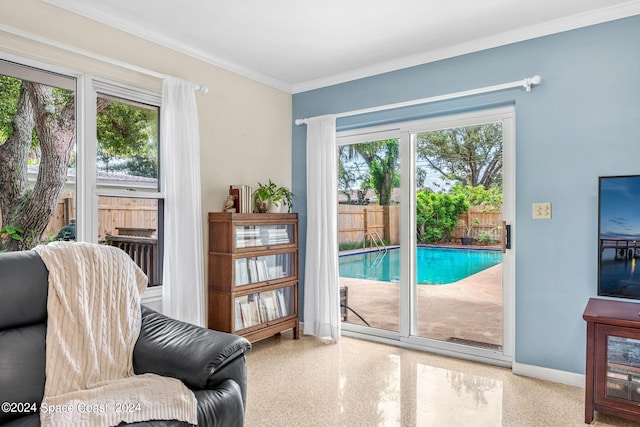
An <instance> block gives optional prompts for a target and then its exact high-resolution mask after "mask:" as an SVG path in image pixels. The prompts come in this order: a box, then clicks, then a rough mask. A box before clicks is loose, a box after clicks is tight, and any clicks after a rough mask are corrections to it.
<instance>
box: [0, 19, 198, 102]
mask: <svg viewBox="0 0 640 427" xmlns="http://www.w3.org/2000/svg"><path fill="white" fill-rule="evenodd" d="M0 31H4V32H5V33H9V34H13V35H16V36H19V37H22V38H25V39H28V40H31V41H35V42H38V43H42V44H45V45H48V46H51V47H55V48H58V49H62V50H66V51H67V52H71V53H75V54H78V55H82V56H85V57H87V58H91V59H96V60H98V61H100V62H104V63H107V64H111V65H116V66H118V67H120V68H124V69H127V70H131V71H135V72H137V73H140V74H144V75H147V76H151V77H155V78H158V79H164V78H165V77H166V76H167V75H166V74H162V73H159V72H157V71H153V70H149V69H147V68H144V67H139V66H137V65H133V64H129V63H128V62H124V61H120V60H118V59H115V58H111V57H108V56H105V55H101V54H99V53H94V52H91V51H88V50H84V49H81V48H78V47H75V46H71V45H68V44H66V43H62V42H58V41H55V40H51V39H49V38H46V37H42V36H39V35H36V34H33V33H30V32H27V31H23V30H20V29H18V28H14V27H11V26H9V25H5V24H1V23H0ZM194 85H195V86H196V90H197V91H198V92H201V93H203V94H205V93H207V92H209V88H208V87H206V86H201V85H199V84H196V83H194Z"/></svg>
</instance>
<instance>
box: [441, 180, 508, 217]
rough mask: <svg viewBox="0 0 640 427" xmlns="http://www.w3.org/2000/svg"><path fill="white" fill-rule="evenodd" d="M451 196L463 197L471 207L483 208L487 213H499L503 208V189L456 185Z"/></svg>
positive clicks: (451, 191)
mask: <svg viewBox="0 0 640 427" xmlns="http://www.w3.org/2000/svg"><path fill="white" fill-rule="evenodd" d="M449 193H450V194H452V195H454V196H456V195H462V196H464V197H465V199H467V201H468V202H469V204H470V205H471V206H483V207H484V210H485V211H498V210H500V208H501V207H502V188H500V187H491V188H489V189H486V188H484V187H483V186H482V185H477V186H475V187H472V186H470V185H462V184H459V183H458V184H456V185H454V186H453V188H451V190H450V191H449Z"/></svg>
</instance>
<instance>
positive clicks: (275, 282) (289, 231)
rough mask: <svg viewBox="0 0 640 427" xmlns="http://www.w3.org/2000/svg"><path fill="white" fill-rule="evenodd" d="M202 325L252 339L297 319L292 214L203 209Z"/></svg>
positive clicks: (296, 325)
mask: <svg viewBox="0 0 640 427" xmlns="http://www.w3.org/2000/svg"><path fill="white" fill-rule="evenodd" d="M208 256H209V270H208V279H207V301H208V302H207V303H208V320H207V324H208V327H209V328H211V329H216V330H219V331H225V332H231V333H235V334H238V335H242V336H244V337H246V338H247V339H248V340H249V341H257V340H259V339H262V338H266V337H269V336H272V335H275V334H277V333H279V332H282V331H285V330H287V329H293V337H294V338H295V339H298V338H299V337H300V332H299V321H298V215H297V214H295V213H287V214H270V213H264V214H263V213H259V214H238V213H227V212H212V213H209V254H208Z"/></svg>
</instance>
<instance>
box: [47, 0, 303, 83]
mask: <svg viewBox="0 0 640 427" xmlns="http://www.w3.org/2000/svg"><path fill="white" fill-rule="evenodd" d="M41 1H43V2H45V3H48V4H50V5H52V6H56V7H59V8H62V9H65V10H67V11H69V12H72V13H75V14H76V15H80V16H83V17H85V18H88V19H91V20H92V21H96V22H98V23H101V24H104V25H106V26H108V27H112V28H115V29H117V30H120V31H123V32H125V33H128V34H131V35H133V36H136V37H139V38H141V39H143V40H147V41H149V42H152V43H155V44H157V45H160V46H163V47H166V48H168V49H171V50H174V51H176V52H179V53H182V54H184V55H187V56H191V57H193V58H195V59H198V60H200V61H203V62H206V63H208V64H211V65H215V66H217V67H219V68H222V69H224V70H227V71H231V72H232V73H234V74H238V75H240V76H243V77H246V78H248V79H251V80H254V81H257V82H259V83H263V84H265V85H267V86H271V87H273V88H275V89H279V90H282V91H284V92H287V93H291V89H292V87H291V85H290V84H288V83H286V82H283V81H282V80H279V79H277V78H275V77H272V76H269V75H267V74H264V73H261V72H259V71H257V70H253V69H250V68H248V67H244V66H242V65H239V64H236V63H233V62H231V61H228V60H226V59H224V58H221V57H218V56H215V55H212V54H210V53H208V52H205V51H204V50H202V49H198V48H196V47H194V46H192V45H190V44H188V43H183V42H181V41H178V40H175V39H173V38H170V37H167V36H165V35H164V34H161V33H159V32H157V31H151V30H147V29H145V28H141V27H139V26H137V25H135V24H133V23H132V22H130V21H127V20H123V19H120V18H117V17H115V16H113V15H109V14H105V13H100V12H97V11H96V10H95V9H93V8H91V7H89V6H87V5H86V4H85V3H83V2H82V0H41Z"/></svg>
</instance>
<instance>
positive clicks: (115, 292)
mask: <svg viewBox="0 0 640 427" xmlns="http://www.w3.org/2000/svg"><path fill="white" fill-rule="evenodd" d="M36 251H37V252H38V253H39V254H40V256H41V258H42V259H43V261H44V263H45V265H46V266H47V269H48V270H49V296H48V300H47V311H48V319H47V338H46V381H45V389H44V399H43V400H42V405H41V410H40V421H41V423H42V425H43V426H54V427H57V426H60V427H63V426H64V427H67V426H71V425H73V426H87V427H99V426H115V425H118V424H119V423H120V422H122V421H125V422H128V423H132V422H137V421H146V420H155V419H175V420H180V421H186V422H188V423H191V424H197V401H196V399H195V396H194V394H193V392H191V391H190V390H189V389H188V388H187V387H186V386H184V384H182V382H180V381H179V380H177V379H175V378H166V377H161V376H158V375H155V374H143V375H135V374H134V372H133V347H134V345H135V343H136V341H137V339H138V336H139V334H140V325H141V314H140V294H141V293H142V292H143V290H144V289H145V287H146V285H147V277H146V276H145V274H144V273H143V272H142V270H140V268H139V267H138V266H137V265H136V264H135V263H134V262H133V261H132V260H131V258H129V256H128V255H127V254H126V253H125V252H123V251H122V250H120V249H117V248H115V247H112V246H104V245H93V244H89V243H71V242H56V243H51V244H48V245H46V246H38V247H37V248H36Z"/></svg>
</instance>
